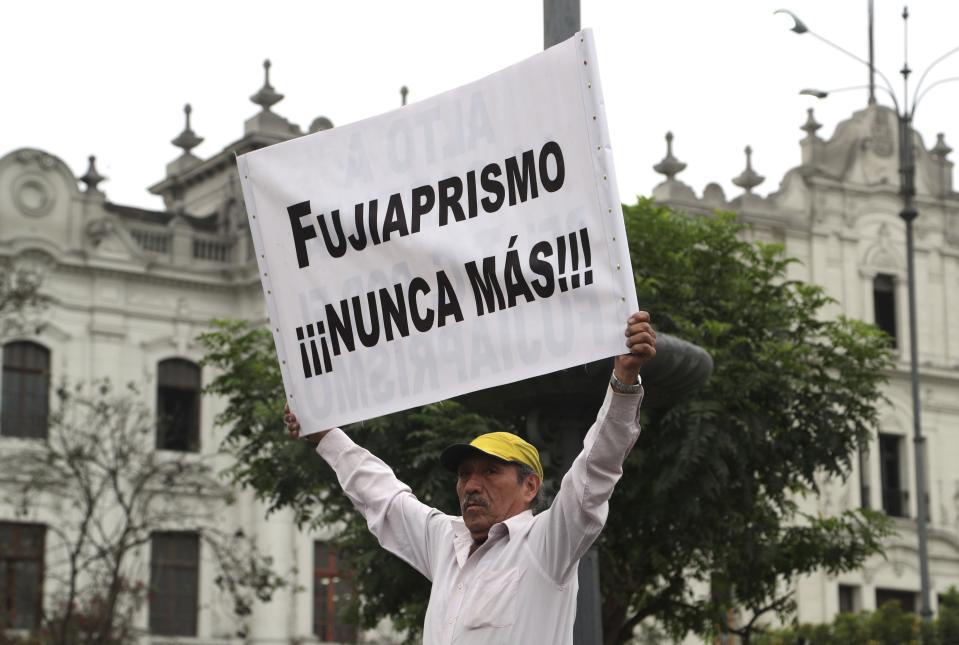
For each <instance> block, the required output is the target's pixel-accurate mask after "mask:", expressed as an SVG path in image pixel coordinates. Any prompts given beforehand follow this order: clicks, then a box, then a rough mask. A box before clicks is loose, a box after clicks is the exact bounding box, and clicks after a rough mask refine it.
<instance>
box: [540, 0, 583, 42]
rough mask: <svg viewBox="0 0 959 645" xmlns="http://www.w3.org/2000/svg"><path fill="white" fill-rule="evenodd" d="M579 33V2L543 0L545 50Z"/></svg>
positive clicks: (576, 0) (577, 0)
mask: <svg viewBox="0 0 959 645" xmlns="http://www.w3.org/2000/svg"><path fill="white" fill-rule="evenodd" d="M577 31H579V0H543V49H549V48H550V47H552V46H553V45H555V44H557V43H561V42H563V41H564V40H566V39H567V38H572V36H573V34H575V33H576V32H577Z"/></svg>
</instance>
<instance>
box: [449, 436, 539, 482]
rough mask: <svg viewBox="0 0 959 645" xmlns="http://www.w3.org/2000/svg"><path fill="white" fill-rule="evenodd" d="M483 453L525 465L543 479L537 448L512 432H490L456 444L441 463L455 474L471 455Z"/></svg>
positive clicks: (450, 448)
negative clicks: (461, 463) (467, 441)
mask: <svg viewBox="0 0 959 645" xmlns="http://www.w3.org/2000/svg"><path fill="white" fill-rule="evenodd" d="M476 453H482V454H484V455H488V456H490V457H495V458H497V459H501V460H503V461H508V462H511V463H517V464H525V465H527V466H529V467H530V468H532V469H533V472H535V473H536V474H537V475H539V478H540V479H541V480H542V479H543V465H542V464H541V463H540V461H539V450H537V449H536V446H534V445H533V444H531V443H529V442H528V441H524V440H523V439H522V438H520V437H518V436H517V435H515V434H512V433H510V432H488V433H486V434H481V435H480V436H478V437H476V438H475V439H473V440H472V441H471V442H469V443H454V444H453V445H452V446H450V447H449V448H447V449H446V450H444V451H443V454H441V455H440V463H441V464H443V465H444V466H445V467H446V468H447V469H448V470H452V471H453V472H454V473H455V472H456V471H457V470H458V469H459V465H460V462H462V461H463V460H464V459H466V458H467V457H468V456H470V455H474V454H476Z"/></svg>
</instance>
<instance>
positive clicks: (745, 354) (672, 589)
mask: <svg viewBox="0 0 959 645" xmlns="http://www.w3.org/2000/svg"><path fill="white" fill-rule="evenodd" d="M625 215H626V224H627V231H628V233H629V244H630V250H631V255H632V257H633V261H634V273H635V276H636V288H637V293H638V296H639V301H640V303H642V305H643V307H644V308H646V309H648V310H650V311H651V312H652V313H653V317H654V323H655V324H656V325H657V328H658V329H660V330H662V331H666V332H669V333H672V334H674V335H677V336H679V337H681V338H684V339H687V340H689V341H691V342H693V343H696V344H698V345H700V346H701V347H704V348H706V349H707V350H708V351H709V352H710V353H711V354H712V356H713V359H714V361H715V365H716V368H715V373H714V376H713V377H712V379H711V380H710V381H709V383H708V384H707V386H706V387H705V388H704V389H703V390H702V391H700V392H698V393H696V394H695V395H694V396H693V397H691V398H690V399H689V400H687V401H683V402H681V403H679V404H677V405H675V406H673V407H672V408H670V409H668V410H652V411H647V412H645V413H644V415H645V416H644V431H643V435H642V436H641V437H640V440H639V443H638V444H637V446H636V448H635V449H634V451H633V453H632V454H631V456H630V457H629V459H628V460H627V462H626V464H625V475H624V477H623V480H622V482H621V483H620V485H619V486H618V487H617V489H616V492H615V494H614V497H613V500H612V502H611V504H610V516H609V520H608V523H607V526H606V529H605V530H604V531H603V533H602V535H601V537H600V540H599V548H600V562H601V580H602V585H603V622H604V634H605V637H606V641H607V643H619V642H625V641H627V640H629V639H630V638H631V637H632V634H633V631H634V629H635V628H636V626H637V625H639V624H640V623H641V622H642V621H643V620H645V619H646V618H656V619H657V620H658V621H659V622H660V624H661V625H663V626H664V627H665V628H667V629H668V631H669V633H670V634H671V635H673V636H680V635H683V634H685V633H687V632H689V631H695V632H698V633H701V634H710V633H715V632H716V631H727V632H736V633H739V634H740V636H741V637H742V638H743V640H744V642H748V641H749V639H750V638H751V636H752V634H753V632H754V630H755V628H756V625H757V624H758V622H757V621H758V618H759V617H760V616H762V615H763V614H766V613H768V612H776V613H779V614H781V615H784V616H785V615H787V614H788V613H789V612H790V611H791V609H792V599H791V598H792V596H791V595H790V594H789V593H788V592H789V581H790V580H792V579H794V578H795V577H796V576H798V575H800V574H803V573H808V572H812V571H815V570H818V569H823V568H825V569H826V570H827V571H830V572H839V571H845V570H849V569H851V568H855V567H857V566H859V565H860V564H861V563H862V561H863V560H864V559H865V558H866V557H868V556H869V555H871V554H873V553H876V552H878V551H879V550H880V548H881V547H880V545H881V539H882V537H883V535H884V534H885V531H886V523H885V521H884V519H883V517H881V516H879V515H876V514H874V513H869V512H867V511H847V512H844V513H842V514H841V515H839V516H837V517H820V516H818V515H814V514H807V513H803V512H801V509H800V505H799V502H798V501H797V500H799V499H800V498H801V497H802V496H803V495H816V494H817V493H818V492H819V491H820V486H821V482H822V481H824V478H837V477H838V478H842V477H845V476H846V475H847V474H848V473H849V470H850V466H851V464H850V455H852V454H854V453H855V451H856V449H857V448H858V447H861V446H864V445H865V444H866V443H867V442H868V440H869V437H870V436H871V434H872V433H873V432H874V430H875V424H876V408H875V405H876V402H877V401H879V400H880V399H881V394H880V387H881V385H882V382H883V376H882V374H883V369H884V368H886V367H887V366H888V364H889V362H888V361H889V359H888V348H887V346H886V342H887V341H886V340H885V339H884V338H883V336H882V335H881V334H880V333H879V332H877V331H876V330H875V329H873V328H871V327H869V326H866V325H864V324H862V323H859V322H856V321H852V320H847V319H844V318H839V319H836V320H831V319H827V318H826V314H825V311H824V308H826V307H827V306H828V305H829V304H830V300H829V298H828V297H826V295H825V294H824V293H823V292H822V291H821V290H820V289H819V288H817V287H813V286H810V285H806V284H803V283H800V282H796V281H793V280H790V279H788V276H787V269H788V267H789V265H790V262H791V260H789V259H787V258H785V257H784V256H783V254H782V249H781V248H778V247H775V246H767V245H759V244H751V243H748V242H745V241H743V239H742V233H743V227H742V226H741V225H739V224H738V223H737V222H736V221H735V218H734V217H733V216H731V215H717V216H715V217H708V218H688V217H686V216H682V215H678V214H676V213H673V212H672V211H670V210H669V209H666V208H662V207H658V206H656V205H655V204H653V203H651V202H649V201H645V200H643V201H640V202H639V203H638V204H637V205H635V206H631V207H627V208H626V209H625ZM201 340H202V342H203V343H204V345H205V347H206V350H207V358H206V361H207V363H208V364H210V365H213V366H215V367H217V368H218V370H219V376H218V378H216V379H215V380H214V381H213V383H212V384H211V385H210V386H209V391H210V392H212V393H215V394H219V395H222V396H224V397H226V398H227V401H228V405H227V408H226V411H225V412H224V414H223V415H222V416H221V418H220V419H219V422H220V423H222V424H224V425H226V426H227V427H229V428H231V432H230V435H229V438H228V440H227V441H228V444H229V445H230V447H231V448H232V450H233V451H234V452H235V453H236V455H237V457H238V463H237V466H236V468H235V470H234V474H235V476H236V478H237V480H238V481H240V482H242V483H244V484H249V485H251V486H252V487H253V488H254V489H256V490H257V491H258V492H259V493H260V495H262V496H263V497H264V498H266V499H267V500H268V501H269V502H270V503H271V505H272V507H273V508H284V507H290V508H292V509H294V510H295V512H296V513H297V516H298V519H299V521H300V522H303V523H309V522H315V523H318V524H324V525H335V526H344V527H345V528H344V529H343V532H342V535H341V544H342V545H343V548H344V551H345V555H346V556H347V564H351V565H352V566H353V568H354V569H355V572H356V575H355V578H354V580H355V582H356V584H357V592H358V593H357V595H356V601H355V604H354V606H353V607H352V608H351V614H352V615H353V617H354V618H355V619H357V620H358V621H359V622H360V624H361V625H363V626H372V625H373V624H375V623H376V622H377V620H378V619H379V618H381V617H383V616H389V617H391V618H393V619H394V620H396V621H397V622H398V623H399V625H400V626H401V627H404V628H406V629H408V630H409V631H408V633H409V635H410V639H411V640H413V639H414V638H415V636H416V634H417V633H418V630H419V629H420V627H421V625H422V617H423V614H424V613H425V608H426V603H427V599H428V583H427V582H426V581H425V580H423V579H421V577H420V576H419V575H418V574H416V573H414V572H413V571H412V570H411V569H409V567H406V565H404V564H402V563H400V562H399V561H398V560H396V559H394V558H384V557H383V556H382V552H381V551H380V550H379V548H378V547H377V546H376V545H375V542H374V541H373V539H372V538H371V536H370V535H369V533H368V531H367V530H366V526H365V523H364V522H363V521H362V520H361V519H360V518H359V517H358V516H357V515H356V513H355V512H354V511H353V510H352V507H351V506H350V505H349V502H348V501H347V500H346V499H345V497H344V496H343V495H341V494H340V492H339V490H338V486H337V485H336V484H335V481H334V480H333V476H332V473H331V471H330V470H329V469H328V468H326V467H324V466H322V465H320V464H318V462H317V458H316V456H315V455H313V454H311V451H310V449H309V448H308V447H307V446H305V445H302V444H300V443H297V442H291V441H289V440H288V439H287V438H286V436H285V433H284V432H283V430H282V427H281V423H280V416H281V409H282V405H283V400H284V393H283V389H282V384H281V382H280V378H279V373H278V368H277V364H276V359H275V354H274V350H273V345H272V339H271V337H270V335H269V333H268V332H267V331H266V330H262V329H259V328H255V327H252V326H250V325H247V324H245V323H242V322H236V321H232V322H228V321H224V322H220V323H219V324H218V326H217V327H216V328H215V329H214V330H213V331H212V332H211V333H209V334H207V335H205V336H204V337H203V338H202V339H201ZM523 427H524V423H523V419H521V418H519V417H517V416H511V415H510V413H509V412H508V410H506V409H504V410H502V411H499V412H497V413H493V414H491V413H489V412H487V413H486V414H482V415H481V414H478V413H477V412H476V411H475V410H470V409H468V408H467V407H466V406H465V405H464V404H462V403H456V402H444V403H440V404H435V405H430V406H425V407H423V408H418V409H414V410H410V411H407V412H402V413H399V414H395V415H390V416H388V417H384V418H380V419H374V420H372V421H368V422H366V423H363V424H357V425H355V426H353V427H351V428H349V429H348V431H349V432H350V433H351V434H352V435H353V436H354V438H355V439H356V440H357V441H358V442H359V443H360V444H362V445H364V446H367V447H368V448H370V449H371V450H372V451H373V452H374V453H375V454H378V455H380V456H381V457H383V458H384V459H385V460H386V461H387V462H388V463H390V465H391V466H393V467H394V468H395V470H396V472H397V475H398V476H399V477H400V478H401V479H402V480H403V481H405V482H407V483H408V484H409V485H410V486H411V487H412V489H413V490H414V491H415V492H416V493H417V494H418V495H419V496H420V498H421V499H422V500H423V501H424V502H426V503H428V504H432V505H434V506H437V507H438V508H440V509H443V510H446V511H454V510H455V509H456V505H455V500H454V494H453V485H452V479H451V478H450V477H449V476H448V475H447V474H445V473H444V472H443V471H442V470H441V469H440V467H439V466H438V455H439V452H440V450H441V449H442V447H444V446H445V445H447V444H448V443H450V442H453V441H458V440H462V439H464V438H468V437H471V436H474V435H475V434H478V433H480V432H485V431H489V430H492V429H501V428H505V429H510V430H516V429H517V428H523ZM400 438H402V440H399V439H400ZM540 447H541V449H542V448H547V449H552V448H553V446H542V445H541V446H540ZM556 474H557V473H556V472H555V471H550V470H547V479H550V477H551V476H555V475H556ZM340 523H342V524H340ZM702 588H709V589H710V590H711V593H710V594H708V595H707V596H705V597H702V596H701V595H697V591H698V590H700V589H702ZM731 612H738V613H740V614H742V615H744V616H745V619H744V620H743V621H741V622H738V623H736V624H731V623H730V621H728V620H727V619H726V617H727V616H728V615H729V614H730V613H731Z"/></svg>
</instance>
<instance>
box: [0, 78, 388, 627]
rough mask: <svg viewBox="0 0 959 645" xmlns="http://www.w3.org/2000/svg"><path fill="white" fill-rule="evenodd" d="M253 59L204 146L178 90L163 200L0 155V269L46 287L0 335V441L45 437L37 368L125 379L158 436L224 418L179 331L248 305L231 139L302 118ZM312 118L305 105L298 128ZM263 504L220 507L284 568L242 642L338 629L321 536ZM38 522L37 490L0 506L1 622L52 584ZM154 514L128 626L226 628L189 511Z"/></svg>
mask: <svg viewBox="0 0 959 645" xmlns="http://www.w3.org/2000/svg"><path fill="white" fill-rule="evenodd" d="M265 67H266V80H265V83H264V86H263V87H262V88H261V89H260V90H259V91H258V92H257V93H256V94H254V95H253V96H252V97H251V100H252V101H253V103H255V104H256V106H257V108H258V111H257V112H256V113H255V114H254V115H253V116H251V117H250V118H249V119H248V120H247V121H246V122H245V123H244V125H243V135H242V136H241V137H240V138H239V139H237V140H236V141H234V142H232V143H230V144H229V145H227V146H226V147H225V148H224V149H223V150H222V151H221V152H219V153H218V154H215V155H213V156H212V157H210V158H209V159H200V158H198V157H196V156H194V155H193V154H192V153H191V149H192V148H194V147H195V146H197V145H198V144H199V143H200V142H201V141H202V139H200V138H199V137H198V136H197V135H196V134H195V133H194V132H193V131H192V130H191V128H190V121H189V118H190V108H189V106H187V108H186V127H185V129H184V131H183V132H182V133H181V134H180V135H179V136H178V137H176V139H174V140H173V143H174V145H176V146H178V147H179V148H180V149H181V150H182V154H180V156H179V157H177V158H176V159H175V160H174V161H172V162H171V163H169V164H168V165H167V168H166V174H165V177H164V178H163V179H162V180H161V181H159V182H158V183H157V184H155V185H154V186H152V187H151V188H150V191H151V192H152V193H154V194H156V195H160V196H162V197H163V200H164V205H165V208H164V210H160V211H153V210H146V209H142V208H134V207H128V206H123V205H120V204H115V203H112V202H111V201H110V200H109V199H108V197H107V195H106V194H105V193H104V191H103V190H101V188H100V184H101V183H102V182H103V180H104V179H105V178H104V177H101V176H100V175H99V174H98V172H97V170H96V168H95V163H94V162H95V160H94V158H93V157H91V158H90V165H89V168H88V169H87V171H86V173H85V174H84V175H83V176H82V177H77V176H76V175H75V174H74V173H73V171H72V170H71V169H70V168H69V167H68V166H67V165H66V164H65V163H64V162H63V161H62V160H60V159H59V158H57V157H56V156H54V155H53V154H50V153H48V152H45V151H41V150H33V149H20V150H14V151H12V152H9V153H7V154H5V155H3V156H0V270H2V271H10V270H11V269H13V268H15V267H19V268H24V267H25V268H30V269H32V270H34V271H37V272H39V273H40V274H41V275H42V276H43V291H44V292H45V293H46V294H48V295H49V296H51V297H52V299H53V300H52V304H51V306H50V307H49V309H48V310H47V311H46V312H45V314H44V319H45V320H44V322H45V326H44V328H43V330H42V331H41V332H40V333H39V334H36V335H23V336H16V337H11V338H0V344H2V349H3V375H2V390H3V398H2V419H0V451H2V452H3V453H5V454H11V453H15V451H16V450H18V449H20V448H21V447H22V446H23V445H24V442H30V441H34V440H36V439H37V438H43V437H45V436H46V432H47V415H48V411H49V404H48V402H49V401H50V400H51V398H52V397H51V394H50V390H51V384H56V383H58V382H60V381H61V380H62V379H64V378H66V379H69V380H70V381H72V382H78V381H90V380H93V379H98V378H103V377H109V378H110V379H111V380H112V381H113V382H114V383H125V382H128V381H135V382H139V383H141V384H143V385H144V390H145V391H146V392H148V393H150V395H151V398H152V399H153V404H154V405H155V406H156V409H157V412H158V414H164V413H165V414H166V415H168V416H171V417H172V418H173V419H174V420H175V421H176V423H175V424H174V425H173V427H172V429H169V430H168V431H166V432H163V431H158V435H157V437H156V445H157V448H158V449H164V450H170V451H181V452H183V451H185V452H200V453H208V454H209V453H214V452H216V451H217V450H218V448H219V447H220V444H221V442H222V439H223V436H224V432H223V430H222V429H219V428H215V427H214V423H213V420H214V417H215V416H216V414H217V413H218V412H219V411H220V410H221V409H222V408H221V403H220V402H219V401H217V400H214V399H211V398H209V397H202V396H201V394H200V389H201V388H202V387H203V385H204V384H206V383H208V382H209V379H210V374H209V373H208V370H204V369H201V368H200V366H199V365H198V362H199V360H200V359H201V357H202V351H201V348H200V347H199V346H198V345H197V343H196V337H197V335H198V334H200V333H202V332H204V331H206V330H208V329H209V323H210V321H211V320H212V319H214V318H244V319H251V320H258V319H261V320H262V319H265V308H264V301H263V293H262V290H261V288H260V282H259V279H258V277H257V270H256V263H255V262H254V261H253V259H252V255H251V253H252V251H251V249H252V244H251V240H250V238H249V232H248V231H249V229H248V226H247V223H246V214H245V210H244V207H243V200H242V196H241V193H240V187H239V182H238V178H237V173H236V165H235V162H234V155H236V154H243V153H245V152H247V151H250V150H254V149H256V148H260V147H263V146H267V145H270V144H273V143H276V142H279V141H284V140H287V139H290V138H292V137H295V136H299V135H301V134H303V132H302V131H301V130H300V128H299V127H298V126H296V125H294V124H292V123H290V122H289V121H287V120H286V119H284V118H283V117H282V116H280V115H278V114H277V113H275V112H273V111H272V110H271V107H272V106H273V105H274V104H275V103H277V102H278V101H279V100H281V99H282V98H283V97H282V95H280V94H278V93H277V92H276V91H275V90H274V89H273V87H272V86H271V85H270V83H269V64H268V63H267V64H266V65H265ZM329 127H332V123H330V121H329V120H328V119H325V118H322V117H321V118H318V119H316V120H315V121H314V122H313V125H312V126H311V130H312V131H315V130H319V129H325V128H329ZM278 423H279V420H278ZM3 485H4V473H0V487H2V486H3ZM0 498H2V496H0ZM264 511H265V509H264V507H263V505H262V504H260V503H258V502H257V501H255V500H254V499H253V497H252V495H251V494H242V495H241V497H240V501H239V503H238V504H236V505H234V506H232V507H230V508H229V510H228V511H227V513H226V515H225V516H224V522H225V524H226V525H228V526H229V527H243V528H244V529H245V531H246V533H247V534H248V535H252V536H255V538H256V541H257V544H258V545H259V547H260V549H261V550H262V551H264V552H266V553H269V554H270V555H272V557H273V559H274V568H275V570H276V571H277V572H280V573H287V572H289V571H292V570H294V569H295V571H296V580H295V582H296V585H295V586H294V587H288V588H286V589H283V590H281V591H280V592H279V593H278V594H277V596H276V597H275V599H274V601H273V602H272V603H270V604H262V603H261V604H259V605H257V606H256V607H255V609H254V614H253V615H252V616H251V617H250V619H249V625H250V631H249V638H248V640H247V641H246V642H251V643H267V642H269V643H278V642H293V640H294V639H295V640H296V642H301V643H307V642H322V641H333V640H352V636H350V635H349V634H351V632H350V630H349V629H348V628H345V627H344V626H343V625H341V624H339V623H338V621H336V620H334V611H333V610H334V605H335V604H336V600H337V598H338V595H339V594H341V593H343V586H344V583H343V580H342V579H341V575H340V573H341V572H339V571H338V568H337V566H336V560H335V553H333V552H331V550H330V549H328V548H327V547H328V546H329V545H328V544H327V543H326V542H324V541H323V540H322V539H321V537H322V536H315V535H310V534H307V533H304V532H298V531H297V530H296V529H295V528H294V524H293V521H292V518H291V517H290V515H289V514H286V513H278V514H274V515H272V516H271V517H270V518H269V519H268V520H267V519H265V512H264ZM56 521H57V517H56V515H55V514H54V513H53V512H52V511H51V510H49V509H46V508H44V507H43V505H42V504H38V505H37V508H35V509H32V511H31V513H30V514H29V515H28V516H27V517H26V518H22V517H17V516H16V515H15V514H14V513H13V509H12V508H11V507H10V506H9V505H6V506H4V505H0V613H2V614H6V616H7V619H8V621H9V622H10V623H12V625H13V626H14V627H16V628H21V629H30V628H33V627H35V626H37V625H38V621H39V617H40V615H41V610H42V608H43V607H44V603H50V602H52V598H53V593H54V592H55V589H53V588H52V584H50V582H49V579H47V580H46V581H45V577H44V575H43V572H44V568H45V566H48V565H49V564H50V563H51V562H52V561H53V560H54V559H55V557H56V554H55V551H56V550H57V549H60V548H62V544H59V543H58V542H57V539H56V536H55V534H54V532H53V531H50V530H48V527H50V526H52V525H53V523H54V522H56ZM171 528H172V529H174V530H175V531H176V532H167V533H158V534H156V535H155V536H154V537H153V540H152V544H151V545H150V548H147V549H144V550H143V551H142V554H141V555H142V556H143V557H142V559H143V562H142V563H141V564H142V566H141V567H140V571H141V573H142V580H143V582H145V583H149V584H150V586H151V598H150V600H149V601H148V602H146V603H145V606H144V607H143V610H142V611H141V612H140V613H139V615H138V617H137V621H138V624H139V626H140V627H141V628H142V629H143V630H144V633H147V634H150V635H151V636H149V637H148V638H146V639H145V640H146V641H148V642H152V643H161V642H167V641H169V640H170V637H186V640H185V641H182V642H189V643H195V644H201V643H202V644H204V645H206V644H214V643H216V644H220V643H227V642H238V641H236V640H235V634H236V631H237V627H238V623H237V619H236V617H235V616H234V615H233V614H232V612H231V610H230V605H229V603H228V600H227V598H226V597H225V596H223V595H221V594H220V593H219V592H218V591H217V589H216V587H215V585H214V584H213V576H214V575H215V573H214V571H215V568H214V567H213V565H212V554H211V553H210V552H209V549H208V548H207V546H206V545H205V544H204V543H203V542H202V541H201V540H198V539H197V536H196V535H194V534H192V533H191V532H190V527H189V526H183V527H171ZM151 554H152V555H151ZM151 558H152V561H151ZM167 574H169V575H167ZM297 587H298V588H297ZM47 608H49V605H48V606H47ZM384 638H386V637H385V636H382V635H380V636H376V637H375V639H376V641H377V642H383V639H384ZM177 642H181V641H177Z"/></svg>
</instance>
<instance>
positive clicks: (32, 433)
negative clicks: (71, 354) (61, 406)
mask: <svg viewBox="0 0 959 645" xmlns="http://www.w3.org/2000/svg"><path fill="white" fill-rule="evenodd" d="M49 391H50V351H49V350H48V349H47V348H46V347H43V346H42V345H38V344H36V343H31V342H26V341H24V342H16V343H7V344H6V345H4V346H3V400H2V402H0V409H2V416H0V433H2V434H3V435H4V436H7V437H27V438H31V439H46V437H47V416H48V413H49V405H50V393H49Z"/></svg>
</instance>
